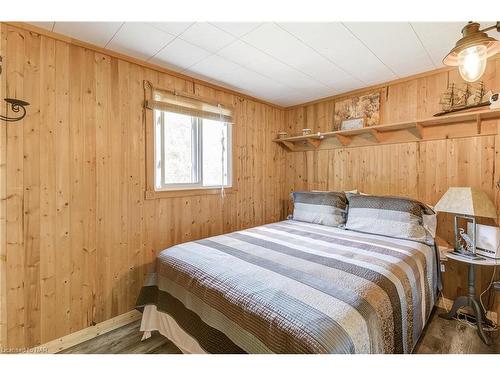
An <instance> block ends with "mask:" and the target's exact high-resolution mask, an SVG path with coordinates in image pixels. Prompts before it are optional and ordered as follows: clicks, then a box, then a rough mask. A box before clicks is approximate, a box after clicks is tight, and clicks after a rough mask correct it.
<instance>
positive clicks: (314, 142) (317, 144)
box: [307, 138, 321, 148]
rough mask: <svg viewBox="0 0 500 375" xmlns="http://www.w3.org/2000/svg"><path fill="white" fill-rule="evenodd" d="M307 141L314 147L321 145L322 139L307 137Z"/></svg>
mask: <svg viewBox="0 0 500 375" xmlns="http://www.w3.org/2000/svg"><path fill="white" fill-rule="evenodd" d="M307 143H309V144H310V145H311V146H313V147H314V148H318V147H319V145H320V144H321V140H319V139H313V138H307Z"/></svg>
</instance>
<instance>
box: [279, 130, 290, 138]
mask: <svg viewBox="0 0 500 375" xmlns="http://www.w3.org/2000/svg"><path fill="white" fill-rule="evenodd" d="M286 137H288V133H287V132H283V131H281V132H278V138H279V139H283V138H286Z"/></svg>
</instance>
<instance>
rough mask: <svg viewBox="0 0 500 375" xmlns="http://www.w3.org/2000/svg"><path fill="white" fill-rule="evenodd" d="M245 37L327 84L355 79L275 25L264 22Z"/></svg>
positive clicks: (332, 84)
mask: <svg viewBox="0 0 500 375" xmlns="http://www.w3.org/2000/svg"><path fill="white" fill-rule="evenodd" d="M242 39H243V40H244V41H246V42H248V43H249V44H251V45H252V46H254V47H256V48H258V49H260V50H262V51H264V52H266V53H267V54H269V55H271V56H273V57H275V58H277V59H278V60H280V61H281V62H283V63H286V64H287V65H290V66H292V67H293V68H295V69H297V70H300V71H301V72H303V73H305V74H307V75H308V76H309V77H312V78H314V79H316V80H317V81H319V82H321V83H323V84H325V85H329V86H331V87H333V86H335V87H336V86H337V83H340V85H344V84H345V81H349V80H352V79H353V78H352V77H350V76H349V74H347V73H346V72H345V71H343V70H341V69H340V68H338V67H337V66H335V65H334V64H333V63H331V62H330V61H328V60H327V59H326V58H324V57H323V56H321V55H320V54H318V53H317V52H315V51H314V50H313V49H312V48H310V47H308V46H306V45H305V44H304V43H303V42H301V41H299V40H298V39H297V38H296V37H294V36H293V35H291V34H290V33H288V32H287V31H285V30H283V29H282V28H280V27H279V26H277V25H275V24H272V23H266V24H263V25H262V26H260V27H258V28H257V29H255V30H254V31H252V32H250V33H249V34H247V35H245V36H244V37H243V38H242Z"/></svg>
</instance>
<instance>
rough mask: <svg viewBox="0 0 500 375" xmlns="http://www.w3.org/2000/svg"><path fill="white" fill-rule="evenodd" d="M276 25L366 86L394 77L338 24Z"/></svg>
mask: <svg viewBox="0 0 500 375" xmlns="http://www.w3.org/2000/svg"><path fill="white" fill-rule="evenodd" d="M279 25H280V26H281V27H283V28H284V29H285V30H287V31H288V32H290V33H292V34H293V35H295V36H296V37H297V38H298V39H300V40H301V41H302V42H304V43H305V44H307V45H309V46H311V47H312V48H314V49H315V50H316V51H317V52H319V53H320V54H321V55H323V56H324V57H326V58H327V59H329V60H330V61H332V62H334V63H335V64H336V65H337V66H339V67H341V68H342V69H344V70H345V71H346V72H349V73H350V74H351V75H352V76H353V77H355V78H357V79H359V80H361V81H362V82H363V83H364V84H366V85H370V84H373V83H375V82H376V81H377V82H380V81H388V80H391V79H395V78H397V76H396V75H395V74H394V73H393V72H392V71H391V70H390V69H389V68H388V67H387V66H386V65H384V63H382V61H380V60H379V59H378V58H377V56H376V55H374V54H373V53H372V52H371V51H370V50H369V49H368V48H367V47H366V46H365V45H363V43H361V42H360V41H359V39H357V38H356V37H355V36H354V35H353V34H352V33H351V32H350V31H349V30H348V29H347V28H346V27H345V26H344V25H342V24H341V23H339V22H329V23H320V22H317V23H301V22H293V23H280V24H279Z"/></svg>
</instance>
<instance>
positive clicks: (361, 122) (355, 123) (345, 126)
mask: <svg viewBox="0 0 500 375" xmlns="http://www.w3.org/2000/svg"><path fill="white" fill-rule="evenodd" d="M364 126H365V118H364V117H360V118H352V119H349V120H344V121H342V123H341V124H340V129H339V130H352V129H360V128H363V127H364Z"/></svg>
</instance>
